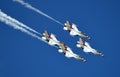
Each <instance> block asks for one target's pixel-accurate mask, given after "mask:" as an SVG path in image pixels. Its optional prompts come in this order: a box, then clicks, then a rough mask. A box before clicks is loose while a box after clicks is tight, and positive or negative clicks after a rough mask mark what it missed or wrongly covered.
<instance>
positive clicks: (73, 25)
mask: <svg viewBox="0 0 120 77" xmlns="http://www.w3.org/2000/svg"><path fill="white" fill-rule="evenodd" d="M72 28H73V29H74V30H75V31H77V32H81V31H79V30H78V28H77V26H76V25H75V24H72Z"/></svg>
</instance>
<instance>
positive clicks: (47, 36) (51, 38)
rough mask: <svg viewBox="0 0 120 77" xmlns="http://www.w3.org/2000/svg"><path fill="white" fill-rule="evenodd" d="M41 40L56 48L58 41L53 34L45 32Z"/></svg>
mask: <svg viewBox="0 0 120 77" xmlns="http://www.w3.org/2000/svg"><path fill="white" fill-rule="evenodd" d="M42 39H43V40H45V41H47V42H48V44H50V45H54V46H58V45H59V41H58V40H57V39H56V37H55V35H54V34H49V33H48V31H47V30H45V31H44V33H43V36H42Z"/></svg>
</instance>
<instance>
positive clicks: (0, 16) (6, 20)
mask: <svg viewBox="0 0 120 77" xmlns="http://www.w3.org/2000/svg"><path fill="white" fill-rule="evenodd" d="M11 19H12V20H11ZM13 20H15V19H13V18H12V17H10V16H8V15H7V14H5V13H3V12H2V11H1V10H0V21H1V22H4V23H5V24H7V25H9V26H11V27H13V28H14V29H17V30H20V31H22V32H24V33H26V34H28V35H30V36H32V37H35V38H37V39H38V40H41V41H43V42H45V43H47V42H46V41H44V40H42V39H41V38H40V37H39V36H37V35H36V34H34V33H32V32H30V31H28V30H27V29H25V28H23V27H21V25H19V24H18V23H15V22H14V21H13ZM16 21H17V20H16ZM47 44H48V43H47Z"/></svg>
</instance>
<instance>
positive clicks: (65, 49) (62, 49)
mask: <svg viewBox="0 0 120 77" xmlns="http://www.w3.org/2000/svg"><path fill="white" fill-rule="evenodd" d="M58 51H59V52H60V53H64V54H65V56H66V57H67V58H71V57H73V58H75V59H78V60H82V61H83V62H86V60H85V59H84V58H82V57H81V56H79V55H77V54H75V53H73V51H72V50H71V49H70V48H69V47H68V46H66V45H65V44H64V43H62V42H60V44H59V50H58Z"/></svg>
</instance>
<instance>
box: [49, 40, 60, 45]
mask: <svg viewBox="0 0 120 77" xmlns="http://www.w3.org/2000/svg"><path fill="white" fill-rule="evenodd" d="M48 43H49V44H50V45H58V41H54V40H53V39H50V40H49V42H48Z"/></svg>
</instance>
